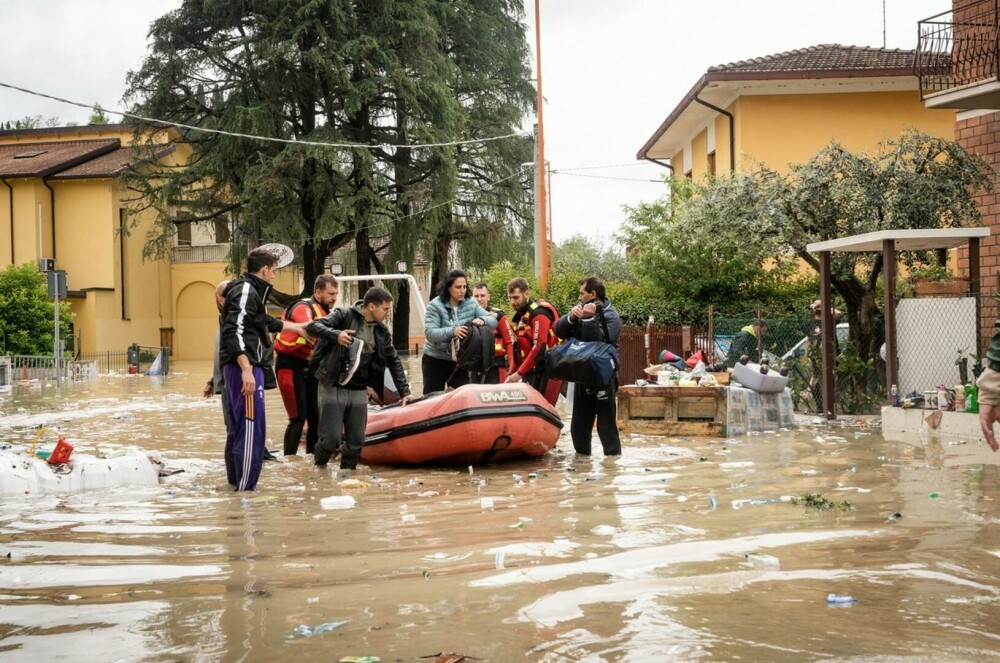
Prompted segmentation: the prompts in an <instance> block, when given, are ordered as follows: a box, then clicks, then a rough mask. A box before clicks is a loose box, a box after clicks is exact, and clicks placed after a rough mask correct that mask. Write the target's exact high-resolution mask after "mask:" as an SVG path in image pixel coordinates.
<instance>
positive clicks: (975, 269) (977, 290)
mask: <svg viewBox="0 0 1000 663" xmlns="http://www.w3.org/2000/svg"><path fill="white" fill-rule="evenodd" d="M980 278H981V272H980V268H979V238H978V237H970V238H969V295H970V296H972V297H975V298H976V356H977V357H981V356H982V355H983V318H982V315H983V304H982V301H981V300H980V297H981V296H982V293H983V288H982V284H980V282H979V280H980Z"/></svg>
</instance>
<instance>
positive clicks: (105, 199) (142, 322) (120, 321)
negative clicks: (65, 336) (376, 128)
mask: <svg viewBox="0 0 1000 663" xmlns="http://www.w3.org/2000/svg"><path fill="white" fill-rule="evenodd" d="M131 140H132V130H131V129H129V128H127V127H124V126H121V125H91V126H82V127H57V128H46V129H25V130H7V131H0V269H3V268H5V267H7V266H9V265H11V264H23V263H28V262H30V263H33V264H39V263H40V261H42V260H43V259H50V260H54V262H55V268H56V269H59V270H65V271H66V274H67V285H68V290H69V297H68V299H69V302H70V305H71V306H72V309H73V312H74V314H75V316H76V317H75V321H74V339H73V349H74V350H75V351H78V352H83V353H85V354H86V353H93V352H103V351H120V350H124V349H125V348H126V347H127V346H128V345H130V344H132V343H138V344H140V345H149V346H168V347H170V348H171V352H172V355H173V356H174V357H175V358H176V359H181V360H184V359H208V358H210V357H211V354H212V341H213V337H214V334H215V329H216V325H217V313H216V311H215V304H214V298H213V292H214V290H215V284H216V283H218V281H219V280H221V279H222V278H224V271H225V267H226V262H225V259H226V254H227V252H228V248H229V241H230V227H229V223H228V221H221V222H218V223H212V222H205V223H199V224H181V225H180V226H179V227H178V232H177V235H176V237H175V238H174V246H173V247H172V250H171V255H170V256H169V257H167V258H164V259H160V260H144V259H143V246H144V244H145V241H146V237H147V234H148V233H149V231H150V230H151V229H152V227H153V221H154V217H153V213H152V212H144V213H141V214H140V215H139V216H138V217H137V218H131V217H130V216H129V212H128V204H127V200H128V198H129V194H128V192H127V191H125V190H123V184H122V182H121V181H120V178H119V175H120V174H121V173H122V171H123V170H124V169H125V168H126V167H127V166H128V165H129V163H134V162H135V161H136V160H137V159H144V158H145V159H148V158H150V155H149V153H148V151H140V150H139V149H138V148H136V147H132V146H131V145H130V142H131ZM188 150H189V148H188V146H187V145H184V144H176V145H175V144H172V143H164V144H163V147H162V148H161V149H158V150H156V151H155V153H154V154H153V156H152V158H155V159H157V160H159V161H160V162H161V163H164V164H167V165H174V166H176V165H183V164H184V163H186V161H187V158H188V155H189V154H190V152H189V151H188ZM133 224H135V225H134V227H133V228H132V231H131V232H130V233H127V234H122V233H121V232H120V229H121V228H122V227H126V226H133ZM282 271H288V273H287V274H283V275H280V279H281V280H280V281H279V282H278V283H276V285H278V286H279V287H282V288H283V289H284V288H287V289H288V290H293V289H297V288H298V284H299V282H300V276H299V275H298V274H295V273H292V271H291V270H282Z"/></svg>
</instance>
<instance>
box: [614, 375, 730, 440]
mask: <svg viewBox="0 0 1000 663" xmlns="http://www.w3.org/2000/svg"><path fill="white" fill-rule="evenodd" d="M725 428H726V388H725V387H652V386H647V387H639V386H635V385H628V386H624V387H621V388H619V389H618V429H619V430H620V431H621V432H622V433H634V434H638V435H701V436H709V437H722V436H724V435H725Z"/></svg>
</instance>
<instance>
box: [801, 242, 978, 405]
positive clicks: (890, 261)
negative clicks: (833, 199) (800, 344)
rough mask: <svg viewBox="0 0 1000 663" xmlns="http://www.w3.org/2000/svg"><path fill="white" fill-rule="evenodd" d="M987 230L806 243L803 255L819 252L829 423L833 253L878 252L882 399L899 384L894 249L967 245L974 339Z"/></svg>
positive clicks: (824, 394)
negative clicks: (881, 286) (881, 296)
mask: <svg viewBox="0 0 1000 663" xmlns="http://www.w3.org/2000/svg"><path fill="white" fill-rule="evenodd" d="M989 234H990V229H989V228H946V229H937V230H880V231H878V232H873V233H865V234H863V235H853V236H851V237H843V238H841V239H831V240H827V241H825V242H813V243H812V244H808V245H806V251H808V252H809V253H816V254H819V279H820V280H819V292H820V300H821V301H822V302H823V316H822V319H821V326H822V327H821V328H822V333H823V341H822V348H821V351H822V357H823V411H824V412H825V413H826V418H827V419H833V418H835V415H834V396H835V394H834V392H833V389H834V386H833V362H834V334H835V333H836V330H835V329H834V325H833V306H832V304H833V292H832V285H831V281H830V254H831V253H838V252H839V253H862V252H871V253H877V252H881V253H882V275H883V282H884V283H885V301H884V302H883V310H884V313H885V382H886V394H885V395H886V398H888V397H889V393H888V390H889V389H890V385H893V384H896V383H897V382H898V378H897V357H896V253H897V252H898V251H930V250H935V249H951V248H954V247H956V246H961V245H962V244H968V246H969V295H971V296H972V297H975V298H976V339H977V341H976V342H977V343H978V342H979V338H980V336H981V333H980V326H981V323H980V320H979V314H980V303H979V294H980V289H979V282H980V279H979V241H980V239H981V238H983V237H989Z"/></svg>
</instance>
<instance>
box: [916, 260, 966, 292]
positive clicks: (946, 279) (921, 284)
mask: <svg viewBox="0 0 1000 663" xmlns="http://www.w3.org/2000/svg"><path fill="white" fill-rule="evenodd" d="M910 279H911V281H912V282H913V292H914V294H915V295H916V296H917V297H933V296H942V295H967V294H969V279H967V278H959V277H956V276H954V275H953V274H952V273H951V272H949V271H948V268H947V267H945V266H944V265H941V264H934V265H922V266H920V267H914V268H913V269H912V270H910Z"/></svg>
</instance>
